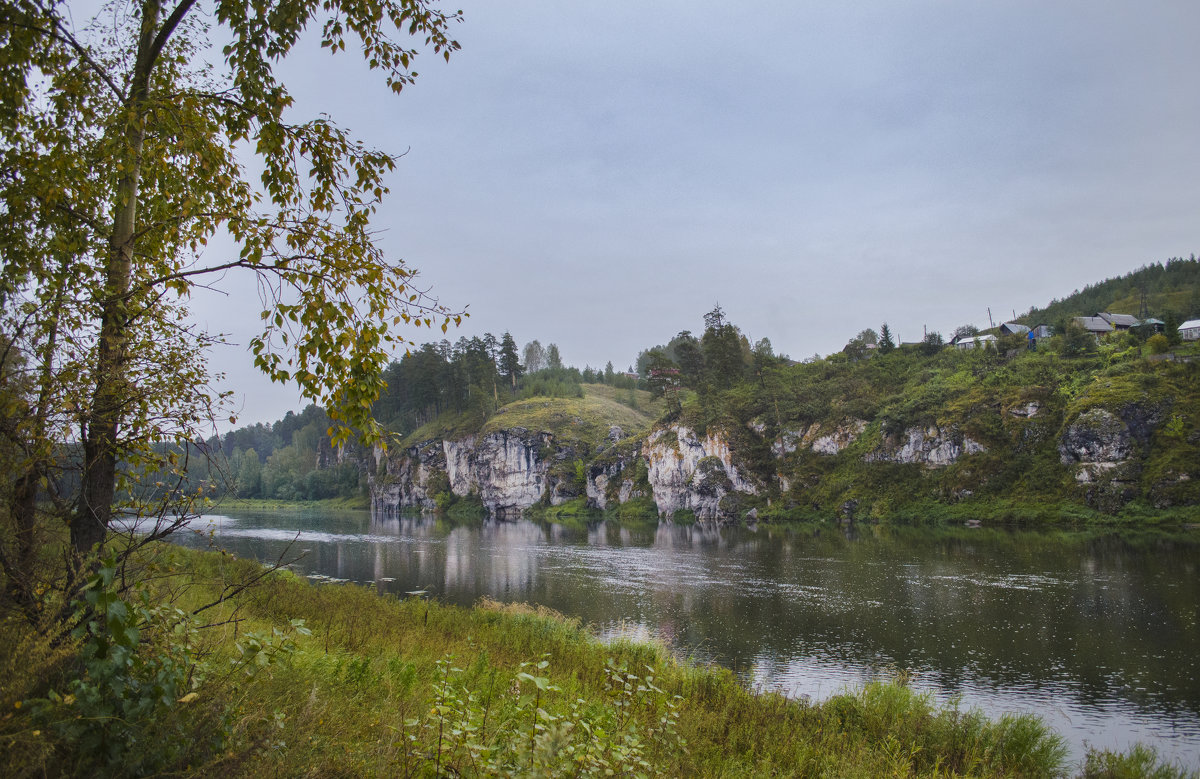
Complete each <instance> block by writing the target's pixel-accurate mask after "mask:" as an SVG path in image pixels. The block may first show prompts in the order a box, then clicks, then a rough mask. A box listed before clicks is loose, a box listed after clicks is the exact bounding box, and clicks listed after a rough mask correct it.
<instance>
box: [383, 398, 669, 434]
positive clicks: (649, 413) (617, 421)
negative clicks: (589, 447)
mask: <svg viewBox="0 0 1200 779" xmlns="http://www.w3.org/2000/svg"><path fill="white" fill-rule="evenodd" d="M582 387H583V397H581V398H545V397H537V398H528V399H525V400H516V401H513V402H512V403H508V404H506V405H503V406H500V407H499V408H497V409H495V411H493V412H491V413H487V412H486V411H481V410H478V409H476V410H472V411H465V412H457V413H450V414H443V415H441V416H439V417H438V418H437V419H434V420H433V421H432V422H430V423H428V424H426V425H422V426H421V427H419V428H417V430H415V431H413V432H412V433H411V434H409V435H408V436H405V438H404V440H403V441H402V442H401V447H408V446H412V445H414V444H416V443H419V442H421V441H427V440H429V439H432V438H449V439H459V438H465V437H466V436H469V435H487V434H488V433H494V432H496V431H497V430H505V429H511V428H516V427H523V428H526V429H528V430H533V431H537V432H547V433H551V434H553V435H554V436H555V438H557V439H559V440H561V441H582V442H585V443H588V444H596V443H598V442H599V441H601V440H603V439H604V437H605V436H607V435H608V431H609V429H610V428H611V427H612V426H613V425H616V426H618V427H620V428H621V430H622V431H624V432H625V433H626V434H628V435H638V434H640V433H643V432H645V431H646V430H648V429H649V427H650V425H652V424H653V423H654V421H655V420H656V419H658V418H659V416H661V415H662V413H663V402H662V400H661V399H657V400H656V399H654V398H652V397H651V395H650V393H649V392H647V391H645V390H635V389H620V388H617V387H612V386H609V385H606V384H584V385H582Z"/></svg>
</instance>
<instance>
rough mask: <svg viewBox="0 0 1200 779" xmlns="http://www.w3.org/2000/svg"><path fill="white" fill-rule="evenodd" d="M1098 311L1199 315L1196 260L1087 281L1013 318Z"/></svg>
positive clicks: (1050, 319) (1047, 320)
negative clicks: (1063, 295) (1094, 281)
mask: <svg viewBox="0 0 1200 779" xmlns="http://www.w3.org/2000/svg"><path fill="white" fill-rule="evenodd" d="M1098 311H1108V312H1112V313H1122V314H1133V315H1134V316H1139V317H1145V316H1152V317H1157V318H1158V319H1162V320H1164V321H1165V320H1166V319H1167V317H1168V316H1170V315H1173V316H1175V317H1176V319H1177V321H1181V322H1182V321H1184V320H1187V319H1192V318H1195V317H1200V261H1198V260H1197V259H1196V257H1195V255H1193V256H1192V257H1191V258H1189V259H1186V260H1184V259H1171V260H1167V261H1166V262H1165V263H1151V264H1150V265H1147V266H1145V267H1143V268H1139V269H1138V270H1135V271H1132V272H1130V273H1127V274H1125V275H1124V276H1119V277H1117V278H1111V279H1105V280H1104V281H1101V282H1099V283H1096V284H1090V285H1088V286H1086V287H1084V288H1083V289H1082V290H1076V291H1075V292H1074V293H1072V294H1070V295H1068V296H1067V297H1065V298H1062V299H1061V300H1059V299H1055V300H1052V301H1051V302H1050V303H1049V304H1047V305H1046V306H1045V307H1042V308H1036V307H1035V308H1031V309H1030V310H1029V311H1028V313H1026V314H1025V315H1024V316H1021V317H1018V319H1017V321H1018V322H1020V323H1022V324H1025V325H1029V326H1033V325H1038V324H1043V323H1044V324H1052V323H1054V322H1057V321H1059V320H1061V319H1064V318H1066V317H1071V316H1093V315H1094V314H1096V312H1098Z"/></svg>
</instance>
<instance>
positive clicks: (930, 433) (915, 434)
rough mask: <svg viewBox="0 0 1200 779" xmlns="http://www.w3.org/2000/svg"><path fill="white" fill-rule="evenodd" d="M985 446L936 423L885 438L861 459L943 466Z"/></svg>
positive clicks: (929, 466)
mask: <svg viewBox="0 0 1200 779" xmlns="http://www.w3.org/2000/svg"><path fill="white" fill-rule="evenodd" d="M986 451H987V448H986V447H984V445H983V444H981V443H979V442H978V441H973V440H971V439H970V438H967V437H966V436H963V435H958V434H957V432H956V431H954V430H942V429H940V428H938V427H937V426H936V425H930V426H929V427H910V428H908V429H907V430H905V431H904V433H903V434H902V435H900V436H898V437H894V438H888V439H885V440H884V442H883V444H882V445H881V446H880V447H879V448H877V449H876V450H875V451H873V452H870V453H868V454H867V455H866V456H865V457H864V458H863V459H864V460H865V461H866V462H869V463H871V462H890V463H906V464H916V465H923V466H925V467H926V468H944V467H945V466H947V465H950V464H952V463H955V462H957V461H958V460H959V459H960V458H962V457H963V456H964V455H968V454H977V453H979V452H986Z"/></svg>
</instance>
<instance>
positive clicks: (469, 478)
mask: <svg viewBox="0 0 1200 779" xmlns="http://www.w3.org/2000/svg"><path fill="white" fill-rule="evenodd" d="M442 449H443V450H445V453H446V475H447V476H449V477H450V491H451V492H453V493H454V494H455V495H458V496H459V497H463V496H465V495H469V494H470V493H471V489H472V487H476V488H477V487H478V480H476V479H475V478H474V469H473V467H472V462H471V455H473V454H474V453H475V437H474V436H471V437H468V438H464V439H463V440H462V441H442Z"/></svg>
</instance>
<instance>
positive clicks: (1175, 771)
mask: <svg viewBox="0 0 1200 779" xmlns="http://www.w3.org/2000/svg"><path fill="white" fill-rule="evenodd" d="M1080 776H1081V779H1196V777H1198V776H1200V771H1189V770H1187V769H1186V768H1182V767H1180V766H1177V765H1171V764H1170V763H1167V762H1165V761H1163V760H1160V759H1159V756H1158V753H1157V752H1156V751H1155V750H1154V749H1153V748H1151V747H1147V746H1144V745H1142V744H1135V745H1134V746H1133V747H1131V748H1130V749H1129V750H1128V751H1126V752H1110V751H1107V750H1103V751H1101V750H1097V749H1089V750H1088V754H1087V759H1086V760H1085V761H1084V764H1083V771H1082V773H1081V774H1080Z"/></svg>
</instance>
